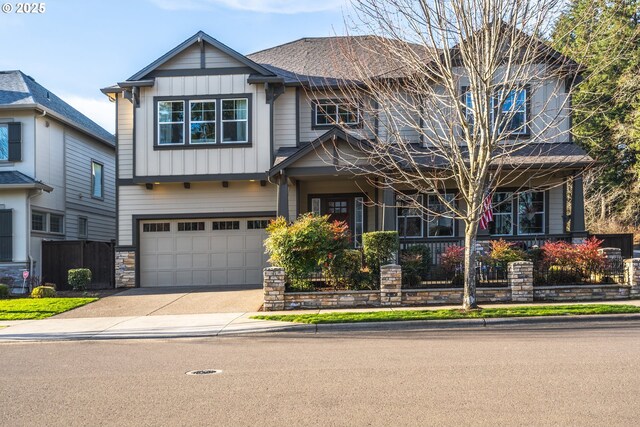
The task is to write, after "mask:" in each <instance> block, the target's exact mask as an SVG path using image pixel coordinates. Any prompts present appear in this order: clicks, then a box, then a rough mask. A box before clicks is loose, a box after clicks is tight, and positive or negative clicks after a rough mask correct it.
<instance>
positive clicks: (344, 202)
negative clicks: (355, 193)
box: [323, 197, 353, 229]
mask: <svg viewBox="0 0 640 427" xmlns="http://www.w3.org/2000/svg"><path fill="white" fill-rule="evenodd" d="M352 200H353V198H351V200H350V199H348V198H338V197H336V198H330V199H326V202H325V203H326V205H325V208H324V211H325V212H323V214H328V215H329V217H330V218H331V220H332V221H344V222H346V223H347V225H348V226H349V229H351V228H352V226H353V224H352V221H351V201H352Z"/></svg>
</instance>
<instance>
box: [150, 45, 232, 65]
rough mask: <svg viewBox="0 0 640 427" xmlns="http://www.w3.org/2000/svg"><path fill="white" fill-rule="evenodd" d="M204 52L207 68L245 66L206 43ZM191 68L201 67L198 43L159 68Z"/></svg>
mask: <svg viewBox="0 0 640 427" xmlns="http://www.w3.org/2000/svg"><path fill="white" fill-rule="evenodd" d="M204 54H205V67H206V68H226V67H242V66H244V64H242V63H241V62H239V61H237V60H236V59H234V58H231V57H230V56H228V55H227V54H225V53H223V52H221V51H220V50H218V49H216V48H214V47H213V46H211V45H209V44H205V50H204ZM190 68H191V69H192V68H200V45H199V44H198V43H195V44H193V45H192V46H190V47H188V48H186V49H185V50H184V51H182V52H181V53H179V54H178V55H176V56H174V57H173V58H171V59H170V60H168V61H167V62H165V63H164V64H162V65H161V66H159V67H158V70H184V69H190Z"/></svg>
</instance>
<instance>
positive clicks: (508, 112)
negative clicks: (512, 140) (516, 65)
mask: <svg viewBox="0 0 640 427" xmlns="http://www.w3.org/2000/svg"><path fill="white" fill-rule="evenodd" d="M528 96H529V94H528V90H527V88H524V87H523V88H520V89H514V90H511V91H509V92H508V93H505V91H498V93H496V94H495V95H494V96H493V97H492V98H491V110H490V111H489V115H490V119H491V122H492V123H494V125H497V126H498V129H499V130H500V132H506V133H508V134H510V135H526V134H528V133H529V127H528V126H527V121H528V117H527V115H528V114H529V112H528V107H527V105H528V98H527V97H528ZM464 100H465V106H466V113H465V116H466V120H467V123H469V124H471V125H473V122H474V117H473V98H472V96H471V92H470V91H469V90H465V92H464ZM500 103H502V105H500ZM497 110H500V111H497ZM496 113H498V114H497V117H498V120H497V123H496Z"/></svg>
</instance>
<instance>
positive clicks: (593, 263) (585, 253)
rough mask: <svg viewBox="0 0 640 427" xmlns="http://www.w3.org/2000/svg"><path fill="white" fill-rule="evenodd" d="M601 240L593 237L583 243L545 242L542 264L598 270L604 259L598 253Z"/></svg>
mask: <svg viewBox="0 0 640 427" xmlns="http://www.w3.org/2000/svg"><path fill="white" fill-rule="evenodd" d="M600 245H602V240H598V239H596V238H595V237H592V238H589V239H587V240H585V241H584V242H583V243H579V244H571V243H568V242H546V243H545V244H544V245H542V247H541V249H542V252H543V257H544V262H545V263H546V264H548V265H558V266H563V267H571V268H576V269H592V268H600V267H602V266H603V265H604V263H605V257H604V255H603V254H601V253H599V252H598V249H600Z"/></svg>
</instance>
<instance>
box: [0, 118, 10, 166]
mask: <svg viewBox="0 0 640 427" xmlns="http://www.w3.org/2000/svg"><path fill="white" fill-rule="evenodd" d="M0 160H9V126H7V125H4V124H0Z"/></svg>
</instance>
